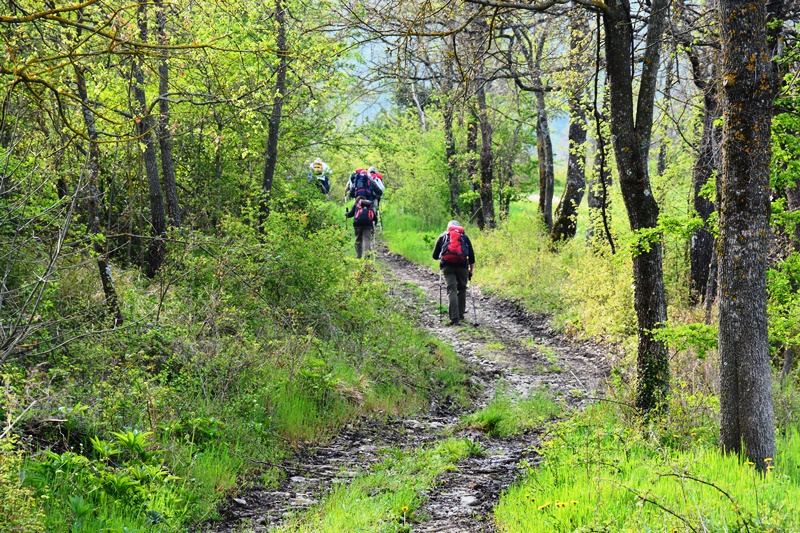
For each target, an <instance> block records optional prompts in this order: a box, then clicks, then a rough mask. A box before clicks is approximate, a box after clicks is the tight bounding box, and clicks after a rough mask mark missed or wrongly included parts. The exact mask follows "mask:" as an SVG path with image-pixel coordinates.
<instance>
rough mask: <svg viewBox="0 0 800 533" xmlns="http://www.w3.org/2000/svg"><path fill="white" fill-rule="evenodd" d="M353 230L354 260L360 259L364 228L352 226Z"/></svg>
mask: <svg viewBox="0 0 800 533" xmlns="http://www.w3.org/2000/svg"><path fill="white" fill-rule="evenodd" d="M353 229H354V230H355V232H356V259H361V253H362V245H363V242H364V241H363V239H364V232H363V230H364V228H362V227H361V226H354V227H353Z"/></svg>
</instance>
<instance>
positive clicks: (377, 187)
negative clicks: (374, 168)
mask: <svg viewBox="0 0 800 533" xmlns="http://www.w3.org/2000/svg"><path fill="white" fill-rule="evenodd" d="M376 174H377V173H376ZM377 176H380V174H377ZM369 179H370V181H371V185H372V190H373V191H374V192H375V196H376V197H377V198H378V199H380V197H381V196H383V190H384V189H385V186H384V185H383V180H382V179H380V178H378V177H375V178H373V177H372V176H370V178H369Z"/></svg>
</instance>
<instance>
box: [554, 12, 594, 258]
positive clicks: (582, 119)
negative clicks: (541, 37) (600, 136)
mask: <svg viewBox="0 0 800 533" xmlns="http://www.w3.org/2000/svg"><path fill="white" fill-rule="evenodd" d="M569 29H570V38H569V43H570V69H569V70H570V71H569V74H568V75H569V79H568V80H567V84H568V88H567V99H568V101H569V156H568V157H567V183H566V186H565V187H564V194H563V195H562V197H561V201H560V202H559V203H558V207H557V208H556V219H555V222H554V223H553V231H552V232H551V233H550V238H551V239H552V240H553V242H557V241H563V240H567V239H571V238H573V237H574V236H575V232H576V231H577V227H578V221H577V218H578V206H579V205H580V203H581V200H582V199H583V193H584V190H585V188H586V109H585V107H584V101H583V97H584V86H585V84H586V82H585V79H584V78H585V76H584V75H582V73H583V72H584V71H585V70H586V66H587V64H588V61H586V59H585V55H586V52H585V47H586V46H585V41H586V39H587V36H589V17H588V16H587V14H586V13H585V12H584V11H583V10H573V12H572V13H570V24H569Z"/></svg>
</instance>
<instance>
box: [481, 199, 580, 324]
mask: <svg viewBox="0 0 800 533" xmlns="http://www.w3.org/2000/svg"><path fill="white" fill-rule="evenodd" d="M541 228H542V225H541V223H540V221H539V217H538V215H536V214H534V213H520V214H519V215H518V216H515V217H512V218H511V219H510V220H508V221H507V222H505V223H503V224H501V225H500V227H498V228H497V229H495V230H494V231H486V232H481V233H474V234H471V236H470V238H471V239H472V241H473V243H474V245H475V250H476V255H477V257H478V265H477V266H476V270H475V276H476V278H475V279H476V281H477V282H478V283H479V284H480V285H481V287H482V288H485V289H488V290H490V291H492V292H495V293H497V294H499V295H501V296H504V297H508V298H513V299H516V300H520V301H522V302H523V303H524V304H525V305H526V306H527V307H528V308H530V309H532V310H535V311H543V312H554V311H556V310H559V309H561V290H562V288H563V285H564V283H565V281H566V279H567V271H566V268H565V264H564V260H563V258H562V257H561V256H559V255H558V254H554V253H552V251H551V245H550V240H549V237H548V236H547V235H546V234H545V233H544V232H543V230H542V229H541Z"/></svg>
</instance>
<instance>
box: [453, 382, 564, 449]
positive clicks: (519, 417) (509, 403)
mask: <svg viewBox="0 0 800 533" xmlns="http://www.w3.org/2000/svg"><path fill="white" fill-rule="evenodd" d="M561 413H562V406H561V405H560V404H558V403H556V402H555V401H554V400H553V399H552V398H551V397H550V396H549V395H548V394H546V393H544V392H541V391H537V392H536V393H534V394H533V395H532V396H530V397H526V398H520V397H518V396H515V395H511V394H509V393H508V392H506V391H504V390H499V391H498V392H497V393H496V394H495V397H494V399H493V400H492V402H491V403H490V404H489V405H487V406H486V407H484V408H483V409H481V410H479V411H476V412H474V413H471V414H469V415H467V416H465V417H464V419H463V420H462V422H461V425H462V426H465V427H470V428H473V429H479V430H481V431H485V432H486V434H487V435H490V436H492V437H501V438H503V437H510V436H512V435H519V434H520V433H524V432H525V431H529V430H532V429H535V428H538V427H541V426H542V425H543V424H544V423H545V422H547V421H548V420H550V419H552V418H554V417H557V416H559V415H560V414H561Z"/></svg>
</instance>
